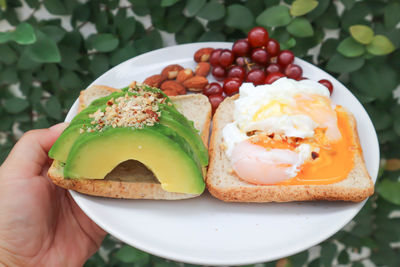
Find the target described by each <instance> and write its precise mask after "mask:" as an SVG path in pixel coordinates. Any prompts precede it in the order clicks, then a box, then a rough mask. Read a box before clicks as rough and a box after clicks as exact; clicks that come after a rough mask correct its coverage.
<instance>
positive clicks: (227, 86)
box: [224, 77, 242, 96]
mask: <svg viewBox="0 0 400 267" xmlns="http://www.w3.org/2000/svg"><path fill="white" fill-rule="evenodd" d="M241 85H242V80H240V79H239V78H236V77H233V78H227V79H225V80H224V92H225V94H226V95H228V96H231V95H233V94H236V93H238V92H239V87H240V86H241Z"/></svg>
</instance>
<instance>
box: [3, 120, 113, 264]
mask: <svg viewBox="0 0 400 267" xmlns="http://www.w3.org/2000/svg"><path fill="white" fill-rule="evenodd" d="M65 127H66V124H64V123H62V124H57V125H55V126H53V127H51V128H49V129H40V130H32V131H29V132H27V133H26V134H24V135H23V136H22V138H21V139H20V140H19V141H18V142H17V143H16V145H15V146H14V148H13V149H12V151H11V152H10V154H9V156H8V157H7V159H6V160H5V161H4V163H3V165H1V166H0V266H1V265H6V266H82V265H83V264H84V263H85V261H86V260H87V259H88V258H89V257H90V256H91V255H92V254H93V253H95V252H96V251H97V250H98V248H99V247H100V245H101V242H102V240H103V238H104V236H105V232H104V231H103V230H102V229H101V228H100V227H98V226H97V225H96V224H95V223H94V222H93V221H91V220H90V219H89V218H88V217H87V216H86V214H85V213H83V211H82V210H81V209H80V208H79V207H78V205H77V204H76V203H75V202H74V200H73V199H72V197H71V195H70V194H69V192H68V191H67V190H65V189H62V188H60V187H57V186H55V185H54V184H53V183H52V182H51V180H50V179H49V178H48V177H47V170H48V168H49V166H50V163H51V161H50V159H49V158H48V156H47V153H48V151H49V149H50V148H51V146H52V145H53V143H54V142H55V140H56V139H57V138H58V136H59V135H60V133H61V132H62V131H63V129H64V128H65Z"/></svg>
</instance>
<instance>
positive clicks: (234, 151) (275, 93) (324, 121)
mask: <svg viewBox="0 0 400 267" xmlns="http://www.w3.org/2000/svg"><path fill="white" fill-rule="evenodd" d="M239 94H240V96H239V98H238V99H237V100H235V101H234V110H233V117H234V121H233V122H232V123H229V124H227V125H226V126H225V127H224V129H223V140H224V143H225V148H226V150H225V153H226V155H227V157H228V158H229V160H230V161H231V163H232V166H233V170H234V171H235V173H236V174H237V175H238V176H239V177H240V178H241V179H242V180H244V181H247V182H249V183H253V184H259V185H267V184H276V183H280V182H283V181H286V180H289V179H292V178H294V177H296V176H298V175H299V172H300V170H301V169H302V166H303V165H307V164H306V163H307V162H310V161H313V160H315V158H316V155H319V153H320V152H322V154H323V155H325V154H326V153H324V151H321V147H322V149H323V150H324V149H327V147H329V145H330V144H336V143H338V142H340V140H342V139H343V137H342V133H341V131H340V129H339V126H338V116H337V113H336V110H335V108H336V106H335V105H334V104H333V103H332V102H331V100H330V98H329V96H330V93H329V90H328V89H327V88H326V87H325V86H324V85H322V84H320V83H318V82H315V81H312V80H301V81H296V80H292V79H288V78H281V79H279V80H277V81H275V82H274V83H272V84H270V85H268V84H267V85H259V86H254V85H253V84H251V83H244V84H243V85H242V86H241V87H240V89H239ZM329 149H331V148H328V150H329ZM329 155H330V154H329ZM329 157H330V156H329Z"/></svg>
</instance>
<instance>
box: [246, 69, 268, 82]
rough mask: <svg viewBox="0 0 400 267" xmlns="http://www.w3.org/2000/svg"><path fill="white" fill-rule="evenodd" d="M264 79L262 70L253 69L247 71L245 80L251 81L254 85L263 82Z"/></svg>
mask: <svg viewBox="0 0 400 267" xmlns="http://www.w3.org/2000/svg"><path fill="white" fill-rule="evenodd" d="M264 81H265V74H264V71H263V70H260V69H255V70H251V71H249V73H247V77H246V82H250V83H253V84H254V85H260V84H263V83H264Z"/></svg>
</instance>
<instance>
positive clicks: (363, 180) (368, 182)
mask: <svg viewBox="0 0 400 267" xmlns="http://www.w3.org/2000/svg"><path fill="white" fill-rule="evenodd" d="M238 97H239V96H238V95H236V96H234V97H230V98H226V99H225V100H224V101H223V102H222V103H221V104H220V106H219V107H218V109H217V111H216V113H215V115H214V119H213V130H212V133H211V138H210V139H211V140H210V148H209V154H210V164H209V168H208V173H207V177H206V184H207V188H208V190H209V191H210V193H211V194H212V195H213V196H214V197H216V198H218V199H220V200H223V201H228V202H290V201H312V200H342V201H353V202H359V201H362V200H364V199H365V198H367V197H369V196H371V195H372V194H373V193H374V184H373V182H372V179H371V177H370V176H369V174H368V171H367V169H366V167H365V162H364V158H363V155H362V149H361V145H360V140H359V137H358V132H357V128H356V120H355V118H354V116H353V115H352V114H350V113H349V112H348V114H349V118H350V124H351V126H352V129H353V132H354V135H353V136H354V143H355V145H356V146H357V149H356V151H357V152H356V155H355V162H354V163H355V164H354V165H355V167H354V168H353V170H352V171H351V172H350V173H349V175H348V177H347V178H346V179H344V180H343V181H340V182H338V183H333V184H328V185H253V184H250V183H247V182H244V181H243V180H241V179H239V178H238V177H237V176H236V175H235V174H234V172H233V171H232V172H230V171H227V170H232V167H231V165H230V162H229V160H228V159H227V157H226V155H225V151H223V148H222V147H221V144H222V129H223V128H224V126H225V125H226V124H227V123H230V122H232V121H233V115H232V110H233V101H234V100H235V99H237V98H238ZM343 109H344V108H343ZM346 112H347V111H346ZM229 114H230V115H229ZM224 164H225V165H224ZM221 169H224V170H225V171H224V175H222V176H223V177H221ZM221 181H223V182H224V181H225V182H226V181H227V184H228V185H226V184H223V182H221ZM360 184H361V186H360Z"/></svg>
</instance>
